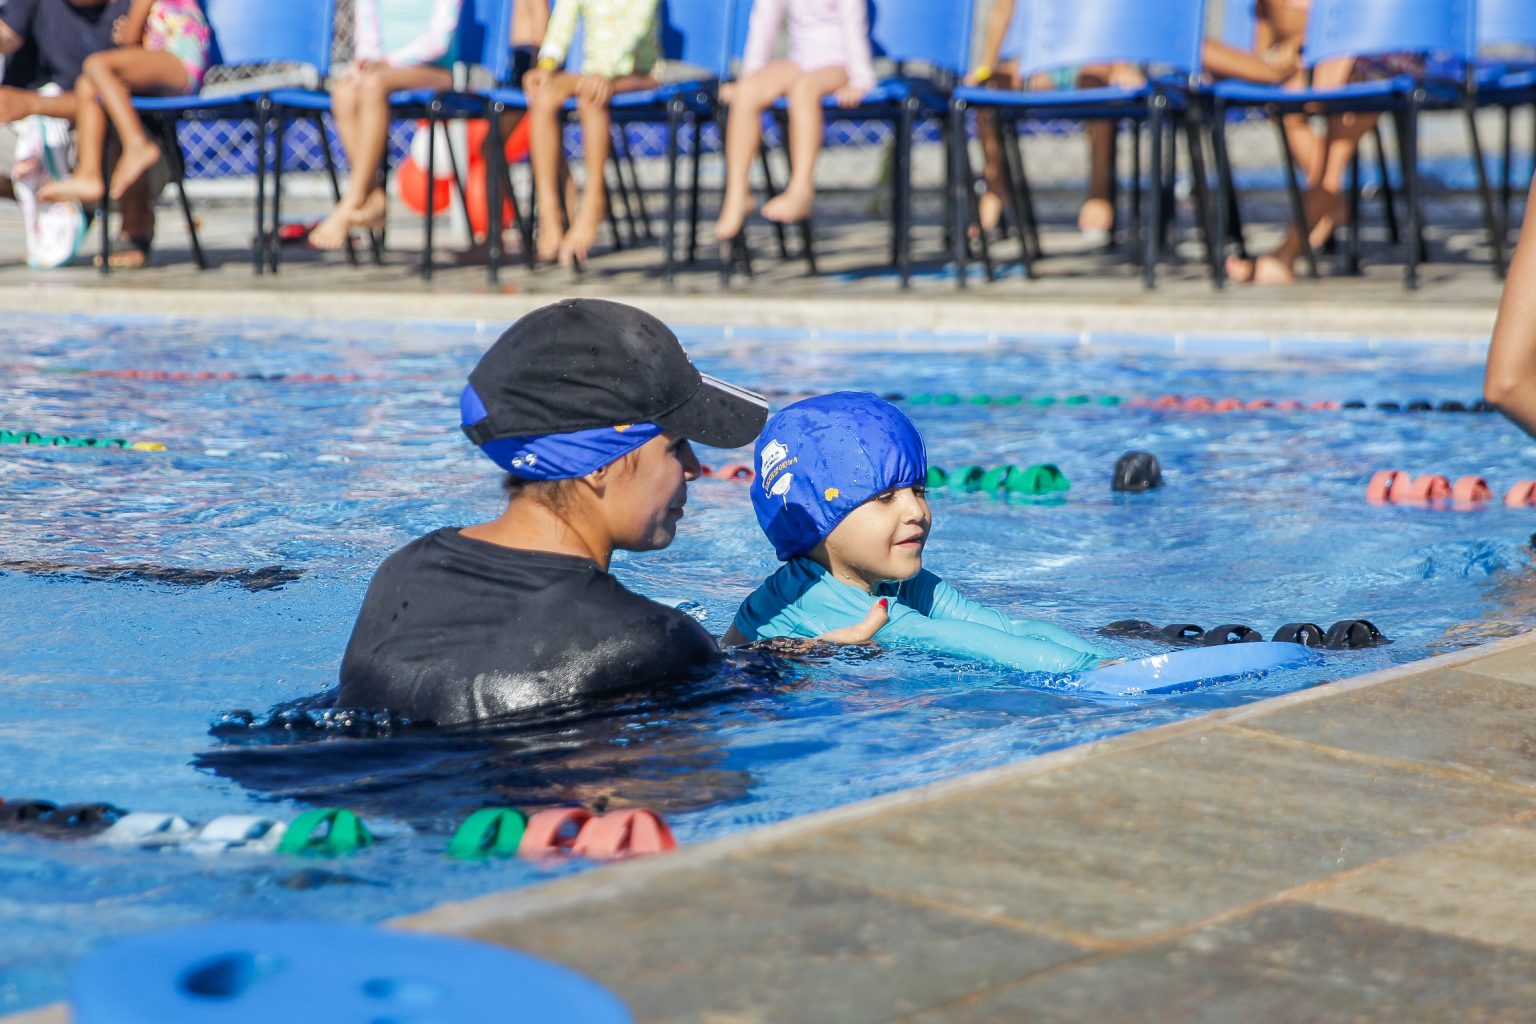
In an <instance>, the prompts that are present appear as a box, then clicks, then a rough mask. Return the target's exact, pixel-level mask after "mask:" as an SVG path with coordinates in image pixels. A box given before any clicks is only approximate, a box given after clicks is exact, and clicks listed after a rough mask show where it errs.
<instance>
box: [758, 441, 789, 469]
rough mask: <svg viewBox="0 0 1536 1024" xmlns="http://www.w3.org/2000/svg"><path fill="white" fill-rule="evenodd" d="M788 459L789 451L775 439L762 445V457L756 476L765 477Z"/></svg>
mask: <svg viewBox="0 0 1536 1024" xmlns="http://www.w3.org/2000/svg"><path fill="white" fill-rule="evenodd" d="M787 458H789V449H788V448H786V447H784V445H782V444H780V443H779V441H778V440H777V439H775V440H772V441H769V442H768V443H767V444H765V445H763V456H762V459H761V460H760V461H759V463H758V467H757V475H758V476H767V475H768V474H769V473H772V472H773V471H774V469H776V468H777V467H778V465H779V463H781V462H783V461H784V460H785V459H787Z"/></svg>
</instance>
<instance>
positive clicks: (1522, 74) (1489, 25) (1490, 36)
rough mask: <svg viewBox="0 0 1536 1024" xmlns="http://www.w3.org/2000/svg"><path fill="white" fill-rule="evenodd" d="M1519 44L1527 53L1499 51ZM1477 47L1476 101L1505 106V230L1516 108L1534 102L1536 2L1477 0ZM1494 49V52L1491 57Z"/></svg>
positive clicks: (1501, 200) (1502, 183) (1482, 104)
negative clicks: (1534, 4) (1490, 54)
mask: <svg viewBox="0 0 1536 1024" xmlns="http://www.w3.org/2000/svg"><path fill="white" fill-rule="evenodd" d="M1517 48H1518V49H1523V50H1525V51H1526V53H1524V54H1523V55H1513V54H1509V53H1500V52H1499V51H1512V50H1515V49H1517ZM1477 50H1478V55H1479V57H1480V58H1481V59H1480V60H1479V63H1478V67H1477V75H1476V87H1477V93H1476V99H1477V105H1478V106H1479V107H1494V108H1498V109H1502V110H1503V111H1504V151H1503V155H1502V158H1501V160H1500V167H1501V174H1500V177H1499V205H1500V212H1501V215H1502V219H1503V222H1504V225H1505V228H1506V230H1507V228H1508V225H1509V224H1510V223H1511V222H1510V205H1511V202H1512V199H1513V196H1512V187H1511V182H1510V174H1511V165H1512V163H1513V162H1514V160H1513V157H1514V153H1513V146H1514V142H1513V134H1514V133H1513V132H1512V130H1511V128H1512V126H1513V121H1514V112H1515V109H1516V108H1517V107H1522V106H1526V105H1528V104H1532V103H1536V6H1533V5H1532V4H1531V3H1530V2H1529V0H1478V4H1477ZM1490 51H1494V52H1495V53H1496V56H1493V57H1490V56H1489V53H1490ZM1511 56H1514V57H1515V59H1510V58H1511Z"/></svg>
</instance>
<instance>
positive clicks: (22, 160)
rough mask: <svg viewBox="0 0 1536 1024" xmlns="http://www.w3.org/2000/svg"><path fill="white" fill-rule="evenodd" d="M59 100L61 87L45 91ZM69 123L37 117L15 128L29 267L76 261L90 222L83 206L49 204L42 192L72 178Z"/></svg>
mask: <svg viewBox="0 0 1536 1024" xmlns="http://www.w3.org/2000/svg"><path fill="white" fill-rule="evenodd" d="M49 90H51V91H52V93H53V94H54V95H57V93H58V92H59V89H58V86H53V85H50V86H45V87H44V88H43V90H42V91H43V92H44V93H45V94H47V93H48V92H49ZM69 131H70V128H69V122H68V121H65V120H63V119H62V118H57V117H42V116H39V115H34V116H32V117H25V118H22V119H21V120H20V121H17V122H16V158H15V163H14V167H15V168H16V169H15V170H13V172H12V173H13V175H14V176H13V178H12V182H11V183H12V186H13V189H14V191H15V193H16V201H17V202H18V203H20V204H21V217H22V223H23V224H24V225H25V227H26V237H27V266H29V267H33V268H36V269H40V270H48V269H52V268H54V267H62V266H63V265H64V264H66V263H68V262H69V261H70V260H72V259H74V258H75V254H76V253H77V252H78V251H79V249H80V243H81V242H82V241H84V239H85V233H86V228H87V226H88V224H89V222H88V221H87V219H86V216H85V211H84V210H82V209H81V208H80V204H79V203H45V202H42V201H40V200H39V199H38V198H37V190H38V189H40V188H42V187H43V186H44V185H45V184H47V183H48V182H50V181H54V180H56V179H59V178H64V177H68V175H69Z"/></svg>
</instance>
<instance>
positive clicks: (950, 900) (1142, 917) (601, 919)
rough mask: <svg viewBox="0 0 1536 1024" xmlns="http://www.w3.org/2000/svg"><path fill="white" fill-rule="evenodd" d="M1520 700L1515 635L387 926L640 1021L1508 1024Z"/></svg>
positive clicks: (1525, 946)
mask: <svg viewBox="0 0 1536 1024" xmlns="http://www.w3.org/2000/svg"><path fill="white" fill-rule="evenodd" d="M1533 712H1536V634H1529V635H1526V636H1522V637H1516V638H1512V639H1509V640H1505V641H1500V642H1498V643H1494V644H1490V645H1487V646H1484V647H1479V648H1473V649H1469V650H1466V651H1461V652H1457V653H1454V654H1450V655H1443V656H1440V657H1436V658H1431V659H1427V660H1425V661H1420V662H1416V663H1414V664H1411V665H1407V666H1402V667H1400V668H1397V669H1392V670H1389V671H1384V672H1379V673H1373V674H1371V675H1368V676H1361V677H1357V678H1355V679H1350V680H1345V681H1342V682H1339V683H1334V684H1330V685H1327V686H1322V687H1317V688H1314V689H1312V690H1307V691H1303V692H1301V693H1295V694H1290V695H1286V696H1283V697H1277V698H1274V699H1272V700H1268V701H1264V702H1262V703H1259V704H1254V705H1249V706H1246V707H1242V708H1234V709H1228V710H1225V711H1219V712H1216V713H1213V714H1211V715H1208V716H1206V717H1203V718H1200V719H1196V720H1192V721H1188V722H1181V723H1177V724H1174V725H1169V726H1165V727H1162V728H1158V729H1152V730H1148V731H1145V732H1141V733H1134V734H1130V735H1125V736H1119V737H1115V738H1112V739H1108V740H1104V741H1101V742H1098V743H1094V744H1090V745H1087V746H1084V747H1079V748H1074V749H1070V750H1064V751H1060V752H1057V753H1053V754H1049V755H1046V756H1043V757H1039V758H1035V759H1032V760H1030V761H1025V762H1021V763H1018V764H1014V765H1008V766H1004V767H1001V768H996V769H991V770H988V771H985V772H979V773H976V774H974V775H971V776H967V777H964V778H960V779H955V780H951V781H948V782H943V783H938V784H935V785H932V786H928V787H923V788H921V789H917V790H912V791H908V792H903V793H897V794H891V795H889V796H885V797H881V798H878V799H875V800H871V801H867V802H865V803H862V804H858V805H855V806H851V807H844V808H839V809H836V810H833V811H828V812H824V813H820V814H815V815H809V816H806V817H804V818H800V819H796V820H794V821H790V822H785V823H783V824H781V825H775V826H769V827H767V828H763V829H760V830H757V831H755V832H752V833H747V834H744V835H739V836H733V837H729V838H726V839H723V840H719V841H716V842H713V843H707V844H702V845H700V846H697V847H694V848H691V849H688V850H685V851H681V852H679V853H677V854H672V855H669V856H667V857H658V858H654V859H651V860H642V861H635V862H632V863H629V864H623V865H617V866H614V867H610V868H606V869H603V870H599V871H595V872H592V873H589V874H586V875H583V876H580V877H576V878H570V879H565V880H562V881H558V882H554V883H550V884H547V885H543V886H538V887H535V888H531V889H524V890H519V891H516V892H508V893H502V894H495V895H491V896H487V897H483V898H481V899H476V900H471V901H467V902H464V903H458V904H450V905H444V906H441V907H438V908H435V909H433V910H430V911H427V912H425V913H422V914H417V915H413V916H410V917H407V918H402V919H399V920H398V921H397V922H395V923H396V924H398V925H399V926H401V927H407V928H418V929H424V930H431V931H438V932H446V933H452V934H459V935H466V936H472V937H476V938H480V939H484V940H487V941H492V942H501V943H505V944H507V945H513V946H517V947H518V948H521V949H525V950H528V951H531V952H534V953H538V954H540V955H543V956H547V957H550V958H552V959H555V960H558V961H561V962H564V963H567V964H569V965H571V966H573V967H575V968H577V969H579V970H582V971H585V972H587V973H589V974H591V975H593V976H594V977H596V978H598V979H599V980H601V981H602V982H603V983H605V984H607V985H609V986H611V987H612V988H613V989H614V990H615V991H617V992H618V993H619V995H620V996H621V997H622V998H624V999H625V1000H626V1001H628V1002H629V1004H630V1005H631V1006H632V1007H633V1008H634V1009H635V1011H636V1013H637V1016H638V1018H639V1019H641V1020H644V1021H733V1022H735V1021H832V1022H838V1024H843V1022H855V1021H871V1022H874V1021H888V1020H910V1021H922V1022H938V1021H966V1020H1011V1019H1025V1018H1026V1016H1027V1019H1030V1020H1087V1019H1107V1020H1129V1019H1139V1020H1174V1019H1190V1020H1195V1019H1199V1020H1277V1021H1279V1020H1286V1021H1293V1020H1300V1019H1317V1020H1336V1019H1357V1020H1383V1021H1386V1020H1394V1021H1411V1020H1423V1021H1439V1020H1447V1019H1464V1020H1470V1019H1488V1020H1504V1019H1509V1020H1513V1019H1521V1018H1522V1014H1523V1013H1524V1012H1525V1011H1526V1010H1527V1009H1528V1007H1529V1005H1531V1003H1530V1001H1531V1000H1532V999H1533V997H1536V915H1533V914H1531V913H1530V910H1531V907H1532V906H1536V881H1532V879H1531V878H1530V876H1529V871H1528V870H1527V867H1528V865H1529V863H1530V862H1531V858H1532V856H1533V855H1536V764H1533V762H1532V760H1531V758H1530V755H1529V747H1530V745H1531V744H1532V742H1533V741H1532V737H1533V736H1536V729H1533V728H1532V727H1531V725H1530V723H1533V722H1536V714H1533ZM1448 908H1449V909H1448Z"/></svg>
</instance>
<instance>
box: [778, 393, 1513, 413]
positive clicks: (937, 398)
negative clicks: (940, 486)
mask: <svg viewBox="0 0 1536 1024" xmlns="http://www.w3.org/2000/svg"><path fill="white" fill-rule="evenodd" d="M764 394H765V395H767V396H768V397H769V398H805V397H808V393H801V392H794V391H788V390H770V391H766V392H764ZM880 397H881V398H883V399H885V400H886V401H887V402H895V403H898V404H905V405H938V406H961V405H968V406H984V407H997V408H1010V407H1019V408H1031V409H1048V408H1052V407H1061V408H1069V409H1070V408H1085V407H1087V408H1114V407H1123V408H1126V409H1154V410H1163V411H1169V412H1239V411H1247V412H1261V411H1270V412H1337V411H1340V410H1350V411H1356V410H1364V409H1375V410H1377V411H1378V412H1414V413H1418V412H1445V413H1492V412H1497V411H1498V410H1497V409H1495V408H1494V407H1493V406H1492V405H1490V404H1489V403H1488V402H1486V401H1484V400H1482V399H1477V400H1474V401H1471V402H1462V401H1458V400H1456V399H1441V400H1433V401H1432V400H1430V399H1424V398H1417V399H1410V400H1407V401H1396V400H1392V399H1383V400H1381V401H1377V402H1366V401H1364V400H1362V399H1358V398H1352V399H1349V400H1347V401H1343V402H1340V401H1335V400H1333V399H1320V400H1319V399H1314V400H1310V401H1307V400H1303V399H1299V398H1234V397H1230V396H1223V397H1219V398H1218V397H1213V396H1208V395H1175V394H1167V395H1158V396H1156V397H1152V396H1142V395H1087V394H1070V395H1025V394H1018V393H1013V394H960V393H957V392H953V391H939V392H928V391H919V392H915V393H913V394H910V395H907V394H902V393H901V392H897V391H889V392H886V393H885V394H883V395H881V396H880Z"/></svg>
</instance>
